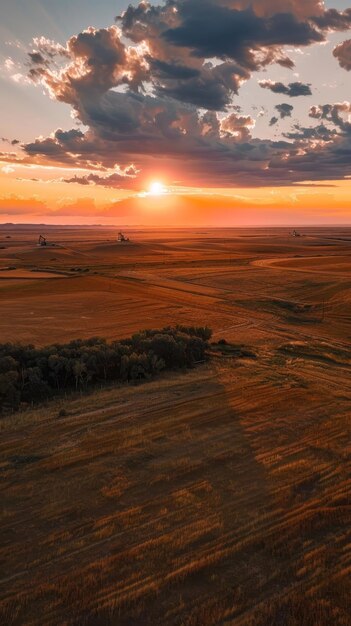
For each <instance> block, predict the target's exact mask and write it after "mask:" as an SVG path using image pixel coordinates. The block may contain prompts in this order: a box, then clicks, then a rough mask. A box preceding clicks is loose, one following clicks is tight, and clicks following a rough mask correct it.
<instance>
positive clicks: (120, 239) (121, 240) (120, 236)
mask: <svg viewBox="0 0 351 626" xmlns="http://www.w3.org/2000/svg"><path fill="white" fill-rule="evenodd" d="M117 241H118V243H127V242H128V241H129V237H126V236H125V235H124V234H123V233H122V232H119V233H118V237H117Z"/></svg>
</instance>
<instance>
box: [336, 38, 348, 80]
mask: <svg viewBox="0 0 351 626" xmlns="http://www.w3.org/2000/svg"><path fill="white" fill-rule="evenodd" d="M333 55H334V56H335V58H336V59H338V61H339V63H340V66H341V67H342V68H344V69H345V70H347V71H348V72H350V71H351V39H347V40H346V41H343V42H342V43H340V44H339V45H338V46H336V48H334V50H333Z"/></svg>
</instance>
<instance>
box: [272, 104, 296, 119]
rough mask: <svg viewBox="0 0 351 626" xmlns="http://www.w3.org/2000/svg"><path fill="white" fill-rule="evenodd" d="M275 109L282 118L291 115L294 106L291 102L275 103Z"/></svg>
mask: <svg viewBox="0 0 351 626" xmlns="http://www.w3.org/2000/svg"><path fill="white" fill-rule="evenodd" d="M275 108H276V110H277V111H278V113H279V115H280V117H281V119H284V118H285V117H291V114H292V112H293V110H294V107H293V106H292V105H291V104H286V103H283V104H277V105H276V106H275Z"/></svg>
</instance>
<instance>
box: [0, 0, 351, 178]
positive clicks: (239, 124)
mask: <svg viewBox="0 0 351 626" xmlns="http://www.w3.org/2000/svg"><path fill="white" fill-rule="evenodd" d="M349 18H350V15H349V12H348V11H345V12H343V13H342V12H338V11H332V12H330V11H326V10H325V9H324V4H323V3H322V2H320V1H318V0H304V2H301V0H216V1H214V0H166V2H164V3H163V4H162V5H159V6H157V5H153V4H150V3H148V2H146V1H144V2H141V3H139V4H138V5H137V6H129V7H128V8H127V10H126V11H125V12H124V13H123V14H122V15H121V16H120V17H119V18H118V19H117V23H116V24H113V25H111V26H108V27H106V28H95V27H89V28H88V29H86V30H84V31H82V32H80V33H78V34H76V35H74V36H73V37H71V38H70V39H69V40H68V41H67V42H66V44H65V45H60V44H57V43H55V42H52V41H50V40H47V39H45V38H43V37H40V38H36V39H35V40H33V44H32V46H31V49H30V51H29V55H27V57H26V61H25V64H28V63H29V68H28V66H26V67H27V71H28V76H29V79H30V80H31V81H32V82H33V83H36V84H38V85H40V86H42V87H44V88H45V89H46V90H47V91H48V93H49V94H50V97H51V98H53V99H55V100H57V101H59V102H64V103H66V104H68V105H70V107H71V109H72V115H73V117H74V119H75V122H76V124H81V127H80V128H84V131H83V130H80V129H79V128H77V127H75V128H72V129H71V130H68V131H63V130H61V129H58V130H56V131H53V132H52V133H51V134H50V135H49V136H48V137H39V138H37V139H34V140H33V141H30V142H27V143H25V144H24V145H23V148H22V150H23V152H22V154H23V162H24V163H26V164H28V163H36V164H55V165H61V166H64V167H72V169H73V168H84V169H85V170H87V173H84V174H82V175H81V174H79V175H78V174H76V175H72V176H66V177H65V179H64V180H65V182H66V183H71V184H74V183H76V184H81V185H83V186H85V187H87V186H89V185H103V186H109V187H111V188H122V186H123V188H135V189H136V188H138V187H139V185H140V187H139V188H140V189H143V186H144V181H145V180H146V179H148V178H150V177H151V176H152V177H154V176H155V172H157V173H158V175H160V176H161V175H164V176H165V178H167V180H169V182H170V184H174V182H177V183H178V184H180V185H188V186H195V185H199V186H203V187H210V186H216V187H219V186H245V185H246V186H253V187H255V186H271V185H286V184H291V183H295V182H300V181H303V180H305V179H306V178H308V179H309V180H311V181H316V180H319V178H321V179H323V178H326V177H328V179H334V178H340V177H343V176H346V175H348V174H350V166H349V151H350V145H349V144H350V136H349V130H348V127H347V122H346V120H345V119H344V117H343V113H341V112H340V111H339V113H338V117H335V113H333V115H334V118H333V119H334V120H335V119H337V120H338V123H337V124H336V125H335V124H334V126H335V128H333V129H330V128H329V124H330V123H331V122H332V121H333V119H332V117H331V115H332V113H330V112H329V113H328V115H329V116H330V119H328V118H327V117H326V118H318V117H313V116H311V123H313V124H314V126H313V127H311V128H310V129H308V128H300V127H295V128H293V129H292V132H291V133H287V134H286V135H285V136H283V138H282V140H280V141H274V140H273V139H256V138H254V137H253V136H252V129H253V126H254V121H253V120H252V118H251V117H250V116H245V115H244V114H243V113H242V112H241V111H238V110H236V109H235V95H236V94H237V93H238V92H240V89H241V87H242V85H243V84H244V83H245V82H246V81H248V80H249V79H250V78H251V76H252V73H253V72H255V71H257V70H260V69H263V68H265V69H268V68H269V66H270V65H271V64H273V63H279V64H280V65H281V66H283V67H284V68H291V67H293V62H292V60H291V59H289V57H287V56H286V53H285V47H286V46H287V45H289V46H291V47H295V46H299V47H300V48H301V47H304V46H309V45H312V44H313V43H316V42H317V43H318V42H323V41H325V40H326V36H327V34H328V33H329V32H330V31H333V30H339V31H340V30H344V29H345V28H346V27H347V24H348V23H349ZM260 85H261V86H262V87H263V88H266V89H270V90H271V91H272V92H273V93H277V94H284V95H286V96H289V97H298V96H310V95H311V94H312V91H311V86H310V85H308V84H304V83H302V82H290V83H288V84H284V83H283V82H274V81H272V80H265V81H261V82H260ZM292 110H293V109H292V107H291V105H288V104H282V105H277V107H276V111H277V114H278V113H279V117H278V115H275V116H274V117H273V118H272V119H271V124H272V125H275V124H276V123H277V122H276V120H278V119H279V118H280V119H284V118H286V117H291V114H292ZM316 119H319V120H320V121H319V123H318V124H317V125H316V121H313V122H312V120H316ZM322 120H323V121H322ZM340 120H341V121H340ZM271 135H272V133H271ZM0 157H1V155H0ZM11 158H13V159H18V160H19V157H18V155H17V156H13V157H10V156H9V155H4V156H3V159H4V160H6V159H8V161H9V162H10V161H11ZM16 162H17V161H16ZM132 163H133V164H135V168H136V170H137V171H138V175H137V176H134V175H130V174H127V171H128V168H129V167H130V165H131V164H132Z"/></svg>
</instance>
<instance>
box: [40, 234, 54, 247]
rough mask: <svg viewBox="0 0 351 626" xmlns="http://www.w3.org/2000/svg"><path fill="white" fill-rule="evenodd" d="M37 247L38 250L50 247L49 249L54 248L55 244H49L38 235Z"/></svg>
mask: <svg viewBox="0 0 351 626" xmlns="http://www.w3.org/2000/svg"><path fill="white" fill-rule="evenodd" d="M38 246H39V247H40V248H46V247H47V246H50V247H51V248H54V247H55V246H56V244H55V243H49V242H48V240H47V239H46V237H44V236H43V235H39V239H38Z"/></svg>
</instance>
